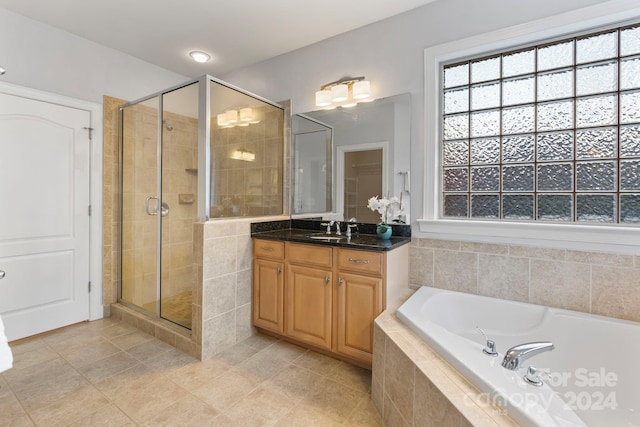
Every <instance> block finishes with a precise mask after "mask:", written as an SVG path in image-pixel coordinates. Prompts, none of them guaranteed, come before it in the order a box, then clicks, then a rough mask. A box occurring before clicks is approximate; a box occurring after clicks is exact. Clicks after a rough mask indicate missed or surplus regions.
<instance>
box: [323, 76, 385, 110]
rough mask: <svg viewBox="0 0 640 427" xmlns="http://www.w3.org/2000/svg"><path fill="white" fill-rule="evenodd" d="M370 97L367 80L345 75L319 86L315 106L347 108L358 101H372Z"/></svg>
mask: <svg viewBox="0 0 640 427" xmlns="http://www.w3.org/2000/svg"><path fill="white" fill-rule="evenodd" d="M370 97H371V84H370V82H369V81H368V80H365V78H364V77H345V78H343V79H341V80H337V81H335V82H331V83H327V84H326V85H323V86H322V87H320V90H319V91H317V92H316V106H317V107H325V108H326V109H332V108H336V107H343V108H349V107H353V106H355V105H356V104H357V103H358V102H368V101H373V99H371V98H370Z"/></svg>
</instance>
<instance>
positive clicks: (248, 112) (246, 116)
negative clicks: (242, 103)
mask: <svg viewBox="0 0 640 427" xmlns="http://www.w3.org/2000/svg"><path fill="white" fill-rule="evenodd" d="M252 120H253V110H252V109H251V108H250V107H247V108H241V109H240V121H241V122H250V121H252Z"/></svg>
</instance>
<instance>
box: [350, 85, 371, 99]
mask: <svg viewBox="0 0 640 427" xmlns="http://www.w3.org/2000/svg"><path fill="white" fill-rule="evenodd" d="M351 90H352V92H353V98H354V99H366V98H368V97H370V96H371V85H370V83H369V81H368V80H361V81H359V82H355V83H354V84H353V87H352V89H351Z"/></svg>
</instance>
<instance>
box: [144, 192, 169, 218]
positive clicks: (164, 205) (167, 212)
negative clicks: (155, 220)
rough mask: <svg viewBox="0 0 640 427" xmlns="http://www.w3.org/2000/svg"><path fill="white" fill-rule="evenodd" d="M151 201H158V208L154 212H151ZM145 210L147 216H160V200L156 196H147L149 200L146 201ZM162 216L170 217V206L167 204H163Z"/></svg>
mask: <svg viewBox="0 0 640 427" xmlns="http://www.w3.org/2000/svg"><path fill="white" fill-rule="evenodd" d="M150 200H155V201H156V207H155V209H154V210H149V201H150ZM144 210H145V211H146V212H147V215H158V198H157V197H154V196H147V198H146V199H144ZM161 215H162V216H167V215H169V205H168V204H166V203H165V202H162V209H161Z"/></svg>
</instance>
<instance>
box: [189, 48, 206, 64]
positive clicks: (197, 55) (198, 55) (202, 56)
mask: <svg viewBox="0 0 640 427" xmlns="http://www.w3.org/2000/svg"><path fill="white" fill-rule="evenodd" d="M189 56H190V57H191V59H193V60H194V61H196V62H201V63H204V62H208V61H209V60H210V59H211V55H209V54H208V53H206V52H202V51H199V50H192V51H191V52H189Z"/></svg>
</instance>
